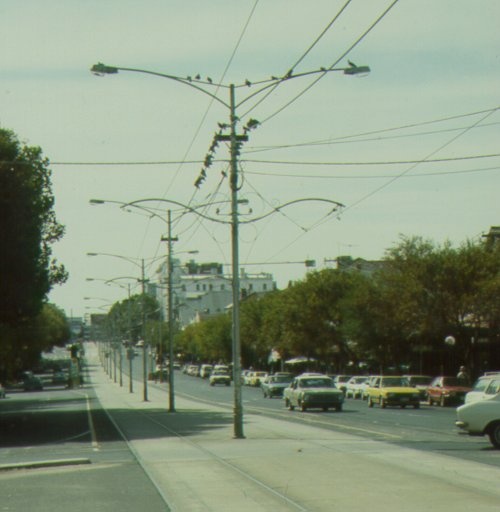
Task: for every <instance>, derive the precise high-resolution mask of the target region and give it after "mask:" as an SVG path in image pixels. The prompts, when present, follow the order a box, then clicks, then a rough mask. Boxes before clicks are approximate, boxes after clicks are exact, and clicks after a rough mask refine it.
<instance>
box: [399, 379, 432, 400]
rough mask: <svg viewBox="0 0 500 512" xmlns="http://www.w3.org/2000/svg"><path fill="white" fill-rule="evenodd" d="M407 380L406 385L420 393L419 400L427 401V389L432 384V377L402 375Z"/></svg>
mask: <svg viewBox="0 0 500 512" xmlns="http://www.w3.org/2000/svg"><path fill="white" fill-rule="evenodd" d="M403 377H404V378H405V379H407V380H408V384H409V385H410V386H411V387H412V388H417V389H418V392H419V393H420V400H421V401H424V400H427V388H428V387H429V386H430V384H431V382H432V377H431V376H429V375H403Z"/></svg>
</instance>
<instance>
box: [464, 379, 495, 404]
mask: <svg viewBox="0 0 500 512" xmlns="http://www.w3.org/2000/svg"><path fill="white" fill-rule="evenodd" d="M499 380H500V372H486V373H485V374H484V375H482V376H481V377H479V378H478V379H477V380H476V382H475V383H474V385H473V386H472V389H471V390H470V391H469V392H468V393H467V394H466V395H465V403H466V404H469V403H472V402H476V401H477V400H484V399H486V398H491V396H492V395H494V394H496V392H495V391H494V388H495V387H496V385H497V382H498V381H499ZM492 381H495V382H494V383H493V384H492ZM490 385H491V386H490Z"/></svg>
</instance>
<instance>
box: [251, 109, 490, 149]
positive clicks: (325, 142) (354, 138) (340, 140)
mask: <svg viewBox="0 0 500 512" xmlns="http://www.w3.org/2000/svg"><path fill="white" fill-rule="evenodd" d="M493 110H498V108H495V109H493ZM488 111H489V110H486V111H482V112H481V113H484V112H488ZM466 115H477V113H475V114H466ZM456 117H457V118H458V117H464V116H456ZM433 122H439V121H426V122H423V123H415V124H414V125H408V126H402V127H398V128H387V129H382V130H373V131H372V132H366V133H360V134H355V135H346V136H342V137H332V138H330V139H321V140H316V141H309V142H298V143H295V144H279V145H276V146H262V147H254V148H253V149H252V148H251V149H249V150H245V152H244V154H245V155H248V154H254V153H264V152H268V151H277V150H281V149H291V148H307V147H319V146H331V145H337V144H358V143H361V142H376V141H381V140H394V139H402V138H411V137H421V136H425V135H435V134H438V133H447V132H456V131H460V130H463V129H464V128H466V127H465V126H459V127H456V128H442V129H439V130H429V131H424V132H415V133H403V134H399V135H388V136H381V137H369V138H361V137H366V136H367V135H376V134H379V133H380V134H382V133H387V132H390V131H396V130H404V129H407V128H410V127H411V128H414V127H416V126H422V125H428V124H430V123H433ZM498 124H500V122H498V121H495V122H491V123H484V124H481V125H478V126H476V127H475V128H488V127H490V126H495V125H498Z"/></svg>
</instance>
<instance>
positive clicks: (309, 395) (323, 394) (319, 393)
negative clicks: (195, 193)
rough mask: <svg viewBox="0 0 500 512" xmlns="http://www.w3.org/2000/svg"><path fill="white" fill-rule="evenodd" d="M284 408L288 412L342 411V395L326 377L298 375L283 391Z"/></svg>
mask: <svg viewBox="0 0 500 512" xmlns="http://www.w3.org/2000/svg"><path fill="white" fill-rule="evenodd" d="M283 397H284V399H285V406H286V407H288V409H289V410H290V411H293V410H294V409H295V407H298V408H299V409H300V410H301V411H305V410H307V409H311V408H319V409H323V410H324V411H327V410H328V409H329V408H330V407H332V408H334V409H335V410H336V411H341V410H342V404H343V403H344V393H343V391H341V390H340V389H337V388H336V387H335V386H334V383H333V380H332V379H331V378H330V377H328V376H327V375H321V374H319V375H308V374H304V375H299V376H298V377H295V378H294V379H293V381H292V382H291V384H290V385H289V386H288V387H287V388H285V390H284V391H283Z"/></svg>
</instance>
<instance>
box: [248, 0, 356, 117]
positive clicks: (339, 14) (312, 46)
mask: <svg viewBox="0 0 500 512" xmlns="http://www.w3.org/2000/svg"><path fill="white" fill-rule="evenodd" d="M351 2H352V0H347V2H346V3H345V4H344V6H343V7H341V8H340V10H339V11H338V12H337V14H336V15H335V16H334V17H333V18H332V19H331V20H330V22H329V23H328V25H327V26H326V27H325V28H324V29H323V31H322V32H321V34H320V35H319V36H318V37H317V38H316V39H315V40H314V42H313V43H312V44H311V45H310V46H309V48H308V49H307V50H306V51H305V52H304V53H303V54H302V55H301V56H300V57H299V58H298V59H297V61H296V62H295V64H294V65H293V66H292V67H291V68H290V71H292V70H293V69H295V68H296V67H297V66H298V65H299V64H300V63H301V62H302V61H303V60H304V59H305V58H306V56H307V55H308V54H309V53H310V52H311V50H312V49H313V48H314V47H315V46H316V45H317V44H318V43H319V41H320V40H321V39H322V38H323V36H324V35H325V34H326V33H327V32H328V30H330V28H331V27H332V26H333V25H334V23H335V22H336V21H337V20H338V19H339V17H340V16H341V14H342V13H343V12H344V11H345V9H346V8H347V7H348V5H349V4H350V3H351ZM290 71H289V72H290ZM286 76H287V74H285V76H284V77H283V79H282V80H279V81H278V82H276V84H275V85H274V86H272V87H271V88H270V89H269V90H268V91H267V92H266V93H265V94H264V95H263V96H262V97H261V98H260V99H259V100H258V101H257V102H255V103H254V104H253V105H252V107H251V108H250V109H248V110H247V111H246V112H245V113H244V114H242V117H245V116H247V115H248V114H250V112H252V111H253V110H255V109H256V108H257V107H258V106H259V105H260V104H261V103H262V102H263V101H265V100H266V98H268V97H269V96H270V95H271V94H272V93H273V92H274V91H275V90H276V88H277V87H279V85H280V84H282V83H283V82H284V81H286Z"/></svg>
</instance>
